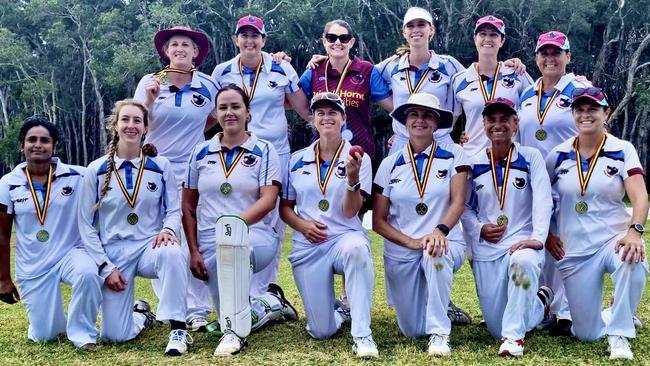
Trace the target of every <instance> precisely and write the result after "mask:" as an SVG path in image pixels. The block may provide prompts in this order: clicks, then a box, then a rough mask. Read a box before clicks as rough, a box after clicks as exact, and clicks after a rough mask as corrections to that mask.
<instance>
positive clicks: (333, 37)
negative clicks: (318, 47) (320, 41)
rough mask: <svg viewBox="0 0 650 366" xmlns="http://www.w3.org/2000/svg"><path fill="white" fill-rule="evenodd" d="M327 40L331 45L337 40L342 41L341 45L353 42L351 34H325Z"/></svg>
mask: <svg viewBox="0 0 650 366" xmlns="http://www.w3.org/2000/svg"><path fill="white" fill-rule="evenodd" d="M323 38H325V40H327V42H329V43H334V42H336V40H337V39H338V40H340V41H341V43H343V44H346V43H348V42H350V40H352V35H351V34H334V33H325V35H324V36H323Z"/></svg>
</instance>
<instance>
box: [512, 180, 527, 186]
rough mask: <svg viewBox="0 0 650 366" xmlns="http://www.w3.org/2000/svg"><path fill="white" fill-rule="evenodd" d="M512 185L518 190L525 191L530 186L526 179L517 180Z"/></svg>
mask: <svg viewBox="0 0 650 366" xmlns="http://www.w3.org/2000/svg"><path fill="white" fill-rule="evenodd" d="M512 185H513V186H515V188H517V189H524V188H526V186H527V185H528V183H527V182H526V178H515V181H514V182H512Z"/></svg>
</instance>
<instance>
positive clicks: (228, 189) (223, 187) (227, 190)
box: [219, 182, 232, 196]
mask: <svg viewBox="0 0 650 366" xmlns="http://www.w3.org/2000/svg"><path fill="white" fill-rule="evenodd" d="M219 191H221V193H222V194H223V195H224V196H227V195H229V194H230V192H231V191H232V185H230V183H228V182H224V183H222V184H221V187H219Z"/></svg>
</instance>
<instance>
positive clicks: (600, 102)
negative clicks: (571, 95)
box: [571, 94, 609, 108]
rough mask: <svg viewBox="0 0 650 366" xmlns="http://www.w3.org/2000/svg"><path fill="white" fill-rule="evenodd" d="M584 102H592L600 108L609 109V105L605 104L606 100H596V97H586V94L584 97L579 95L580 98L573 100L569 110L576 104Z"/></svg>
mask: <svg viewBox="0 0 650 366" xmlns="http://www.w3.org/2000/svg"><path fill="white" fill-rule="evenodd" d="M585 102H594V103H596V104H598V105H599V106H601V107H609V103H608V102H607V98H605V99H603V100H598V99H597V98H596V97H593V96H591V95H588V94H584V95H581V96H579V97H577V98H575V99H574V100H573V101H572V102H571V108H573V107H574V106H575V105H576V104H580V103H585Z"/></svg>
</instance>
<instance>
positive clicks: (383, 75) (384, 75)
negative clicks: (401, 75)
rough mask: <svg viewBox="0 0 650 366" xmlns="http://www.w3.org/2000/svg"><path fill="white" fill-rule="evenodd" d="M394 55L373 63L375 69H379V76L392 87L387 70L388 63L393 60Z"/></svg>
mask: <svg viewBox="0 0 650 366" xmlns="http://www.w3.org/2000/svg"><path fill="white" fill-rule="evenodd" d="M395 57H396V56H392V57H389V58H387V59H385V60H384V61H382V62H380V63H378V64H377V65H375V69H376V70H377V71H379V75H380V76H381V78H382V79H384V81H385V82H386V84H388V86H389V87H392V84H391V80H390V70H389V65H390V61H391V60H393V59H394V58H395Z"/></svg>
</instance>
